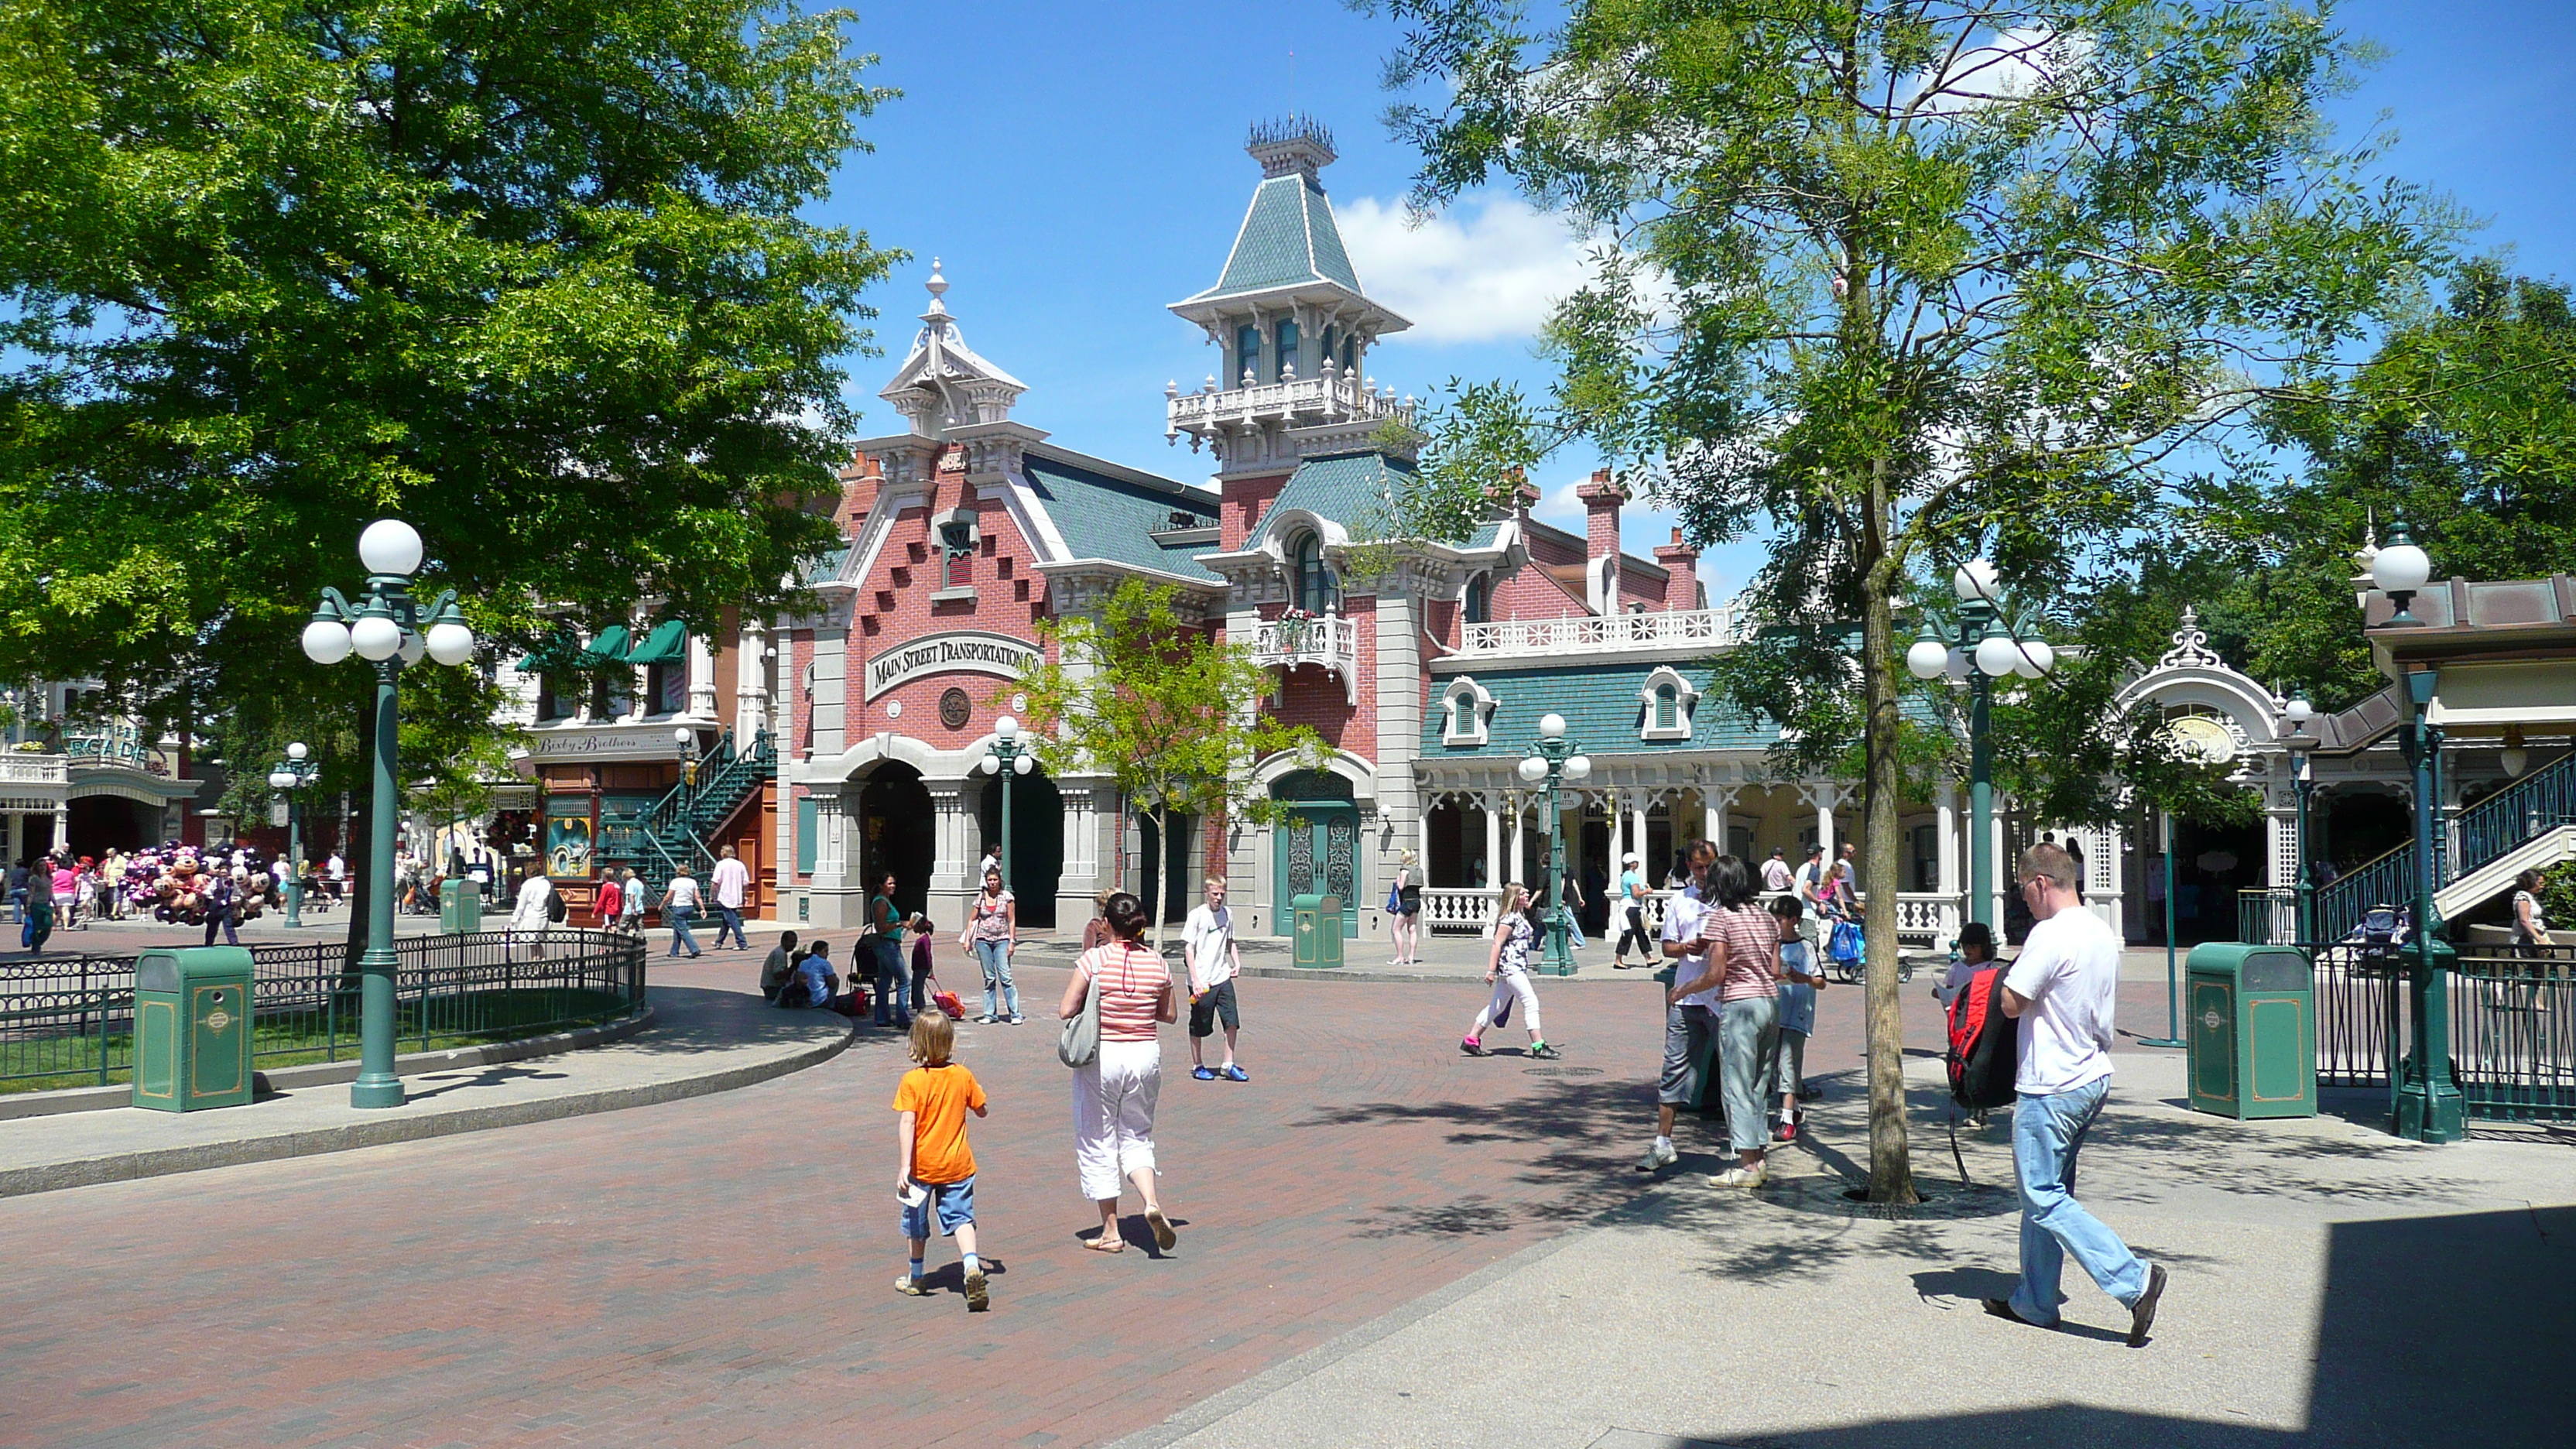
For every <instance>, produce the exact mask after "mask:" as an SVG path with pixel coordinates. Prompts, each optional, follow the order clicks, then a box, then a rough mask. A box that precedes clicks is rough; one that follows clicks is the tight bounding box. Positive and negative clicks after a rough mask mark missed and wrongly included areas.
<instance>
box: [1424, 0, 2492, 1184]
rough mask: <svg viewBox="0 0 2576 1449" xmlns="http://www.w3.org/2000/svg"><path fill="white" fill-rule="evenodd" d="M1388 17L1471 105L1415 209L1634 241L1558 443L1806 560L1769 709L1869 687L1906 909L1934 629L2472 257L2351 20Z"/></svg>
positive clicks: (1561, 348)
mask: <svg viewBox="0 0 2576 1449" xmlns="http://www.w3.org/2000/svg"><path fill="white" fill-rule="evenodd" d="M1387 8H1388V9H1389V10H1391V11H1392V12H1394V14H1395V15H1396V17H1397V18H1398V19H1399V21H1400V22H1401V23H1402V24H1404V25H1405V26H1406V27H1407V32H1406V34H1405V37H1404V41H1403V44H1402V46H1401V48H1400V50H1399V51H1398V53H1397V55H1396V56H1395V58H1394V60H1393V61H1392V63H1391V65H1390V67H1389V79H1390V82H1391V84H1393V85H1395V86H1397V87H1400V88H1404V87H1414V86H1417V85H1418V86H1419V87H1420V91H1419V93H1421V94H1435V95H1436V96H1437V97H1438V98H1437V99H1436V100H1432V101H1428V102H1418V103H1417V102H1408V103H1405V104H1400V105H1398V106H1397V107H1396V108H1395V109H1394V111H1393V113H1392V119H1393V123H1394V125H1395V127H1396V129H1397V131H1398V132H1399V133H1400V134H1401V135H1403V136H1404V137H1406V138H1407V139H1409V140H1411V141H1412V142H1413V143H1415V144H1416V145H1417V146H1418V147H1419V148H1420V150H1421V153H1422V166H1421V169H1420V170H1419V172H1418V173H1417V176H1416V185H1415V191H1414V200H1415V202H1416V204H1417V205H1418V206H1421V207H1425V208H1429V207H1436V206H1439V205H1441V204H1442V203H1445V202H1447V201H1448V200H1450V199H1452V198H1453V197H1455V196H1457V195H1459V194H1460V193H1461V192H1463V191H1465V190H1466V189H1468V188H1470V187H1474V186H1478V185H1482V184H1485V183H1487V182H1489V181H1493V180H1496V179H1505V180H1508V181H1509V182H1510V183H1512V184H1514V185H1516V186H1518V187H1519V188H1520V189H1521V190H1522V191H1523V192H1524V193H1525V194H1527V195H1528V196H1530V197H1531V198H1532V199H1533V200H1535V201H1536V202H1538V203H1540V204H1542V205H1545V206H1548V207H1551V208H1555V209H1557V210H1559V211H1561V212H1563V213H1564V214H1566V215H1567V216H1568V217H1569V218H1570V219H1571V220H1572V221H1573V222H1574V223H1576V224H1577V225H1578V226H1580V227H1582V228H1583V229H1585V230H1586V231H1588V232H1589V233H1591V234H1592V235H1593V236H1595V237H1596V238H1597V242H1596V245H1595V248H1594V251H1593V253H1592V267H1591V271H1592V275H1591V280H1590V282H1589V283H1588V285H1586V286H1585V287H1583V288H1581V289H1580V290H1578V291H1577V292H1576V293H1575V294H1574V295H1572V296H1570V297H1568V298H1567V299H1566V300H1565V301H1564V302H1563V303H1562V304H1561V305H1560V306H1559V308H1558V310H1557V312H1556V314H1555V316H1554V319H1553V321H1552V323H1551V324H1550V326H1549V328H1548V331H1547V334H1546V343H1547V346H1548V348H1549V349H1550V351H1551V352H1552V354H1553V356H1554V358H1555V360H1556V362H1557V364H1558V373H1559V376H1558V380H1557V382H1556V384H1555V387H1554V391H1553V393H1552V395H1551V396H1550V398H1549V399H1548V401H1547V403H1546V404H1545V405H1544V406H1543V407H1541V408H1539V409H1538V411H1540V412H1541V413H1543V414H1545V415H1546V416H1545V418H1544V422H1545V427H1546V433H1547V435H1549V436H1553V437H1566V438H1576V437H1579V438H1583V439H1586V440H1588V441H1589V442H1590V443H1592V444H1593V445H1594V446H1595V447H1597V448H1599V449H1600V450H1601V451H1602V452H1603V453H1605V454H1608V455H1609V456H1611V457H1613V458H1614V459H1618V460H1621V462H1622V464H1623V470H1624V471H1626V472H1627V473H1629V474H1630V475H1631V476H1633V477H1636V478H1639V479H1640V480H1642V481H1644V482H1646V483H1647V484H1648V485H1649V487H1650V488H1651V490H1652V491H1653V492H1654V493H1655V494H1657V495H1658V496H1660V497H1661V498H1663V499H1664V500H1666V501H1668V502H1670V503H1671V504H1672V505H1673V506H1674V507H1675V508H1676V509H1677V510H1678V511H1679V512H1680V513H1681V515H1682V518H1683V521H1684V523H1685V526H1686V527H1687V528H1688V529H1689V531H1690V533H1691V535H1692V536H1693V537H1694V538H1695V539H1697V540H1698V541H1699V542H1701V543H1703V544H1711V543H1721V542H1725V541H1728V540H1732V539H1736V538H1739V537H1744V536H1749V535H1752V534H1756V533H1764V532H1767V534H1768V535H1769V538H1770V543H1771V553H1770V560H1769V563H1768V565H1767V566H1766V568H1765V569H1764V570H1763V571H1762V572H1761V573H1760V574H1759V575H1758V576H1757V578H1756V579H1755V581H1754V583H1753V585H1752V587H1751V590H1750V595H1751V602H1753V603H1755V604H1757V605H1758V606H1759V607H1760V609H1761V611H1762V612H1764V613H1765V614H1767V615H1768V616H1769V617H1770V618H1771V619H1773V620H1774V621H1775V622H1777V623H1778V624H1780V625H1782V626H1783V627H1791V628H1795V629H1799V630H1803V631H1804V636H1805V639H1806V641H1807V642H1806V644H1805V646H1804V647H1803V648H1800V649H1798V650H1796V651H1794V652H1793V653H1792V654H1791V655H1789V656H1787V657H1786V661H1785V662H1786V664H1787V665H1788V666H1789V667H1788V668H1786V669H1784V670H1775V671H1774V672H1775V674H1777V675H1778V676H1779V677H1780V679H1781V680H1782V682H1783V683H1784V685H1786V686H1787V692H1786V693H1785V694H1782V695H1775V696H1774V697H1772V698H1771V699H1769V700H1766V701H1763V702H1762V703H1763V707H1764V710H1765V712H1766V713H1770V714H1773V715H1775V716H1778V717H1782V718H1785V719H1788V720H1790V721H1793V722H1794V721H1797V720H1800V719H1802V718H1803V717H1804V716H1805V715H1806V714H1808V713H1809V712H1810V711H1812V710H1814V709H1816V708H1820V707H1821V706H1819V705H1818V704H1817V703H1816V702H1817V701H1818V700H1819V699H1820V698H1822V697H1823V696H1826V695H1828V694H1833V693H1841V694H1845V695H1850V696H1853V697H1855V698H1856V700H1857V703H1858V707H1859V719H1858V721H1857V735H1858V739H1859V743H1860V747H1861V755H1862V761H1863V769H1862V779H1863V792H1864V811H1865V820H1866V825H1865V827H1864V829H1865V846H1866V850H1867V865H1866V871H1867V876H1868V878H1869V879H1871V880H1873V881H1892V880H1895V879H1896V878H1897V873H1898V849H1899V832H1898V829H1897V811H1898V794H1899V789H1900V783H1901V780H1900V765H1901V761H1902V756H1903V746H1902V733H1903V729H1902V723H1901V710H1900V702H1901V700H1902V698H1903V695H1904V692H1905V689H1906V688H1907V685H1906V683H1905V681H1904V680H1903V679H1902V678H1901V677H1900V675H1901V669H1902V666H1901V664H1900V663H1899V660H1898V655H1899V653H1900V651H1901V650H1902V648H1903V647H1904V644H1905V642H1906V641H1904V640H1903V639H1901V638H1900V637H1899V636H1898V634H1897V632H1896V622H1897V617H1898V614H1899V612H1900V609H1901V608H1902V607H1903V601H1904V600H1905V599H1907V598H1908V597H1909V596H1917V595H1921V594H1924V593H1927V592H1928V590H1927V589H1926V588H1925V587H1924V584H1923V581H1925V580H1931V579H1946V577H1947V574H1948V565H1949V564H1950V563H1953V562H1955V561H1956V560H1957V559H1959V558H1960V557H1963V556H1965V555H1967V554H1969V553H1970V552H1972V551H1975V550H1977V549H1978V548H1979V546H1980V544H1983V545H1984V546H1985V547H1986V548H1987V549H1989V550H1991V552H1992V553H1993V554H1994V556H1995V557H1996V559H1997V561H1998V563H2000V564H2001V565H2002V569H2003V573H2004V576H2005V577H2007V578H2011V579H2015V580H2017V581H2019V582H2020V583H2021V584H2022V585H2023V586H2024V587H2025V588H2029V589H2031V590H2033V591H2035V592H2038V593H2040V594H2042V595H2047V594H2050V593H2054V592H2057V591H2061V590H2064V589H2066V588H2069V587H2071V586H2073V585H2074V584H2075V583H2076V582H2077V581H2078V580H2079V579H2080V578H2082V577H2084V575H2085V572H2086V571H2087V570H2088V569H2090V568H2096V567H2099V566H2100V565H2101V558H2102V555H2103V554H2104V553H2105V552H2107V551H2108V550H2110V549H2112V548H2113V547H2115V546H2116V545H2118V544H2120V543H2121V542H2123V541H2125V540H2126V539H2128V538H2129V537H2131V536H2132V535H2133V534H2134V533H2135V532H2136V531H2138V530H2141V529H2144V528H2147V527H2149V526H2151V525H2153V524H2154V523H2155V522H2156V520H2157V519H2158V518H2159V516H2160V514H2161V512H2162V505H2163V503H2164V501H2165V499H2164V489H2165V488H2166V487H2167V486H2168V485H2169V484H2170V483H2171V482H2172V481H2173V474H2174V460H2175V459H2176V458H2177V457H2178V456H2187V455H2189V454H2190V452H2191V451H2192V450H2193V449H2194V445H2195V444H2196V443H2199V442H2202V441H2204V440H2207V439H2210V438H2212V437H2213V436H2216V435H2218V434H2221V433H2223V432H2224V431H2225V430H2226V429H2227V428H2229V427H2230V426H2231V425H2235V424H2240V423H2242V422H2243V421H2244V419H2245V418H2246V416H2247V415H2248V412H2249V410H2250V409H2251V408H2252V407H2253V406H2254V405H2255V404H2256V403H2257V402H2258V401H2259V400H2261V399H2262V398H2264V397H2265V396H2267V395H2269V394H2270V393H2272V392H2273V391H2274V390H2276V389H2277V388H2279V387H2280V386H2282V385H2284V383H2285V382H2295V381H2297V380H2299V379H2301V378H2302V377H2303V376H2304V375H2305V372H2306V370H2307V369H2308V368H2309V367H2310V366H2311V365H2312V364H2314V363H2316V362H2318V361H2320V360H2322V359H2326V358H2330V357H2333V356H2336V355H2339V353H2340V351H2341V349H2343V348H2344V347H2346V346H2347V345H2348V343H2349V341H2350V339H2351V338H2352V337H2353V335H2354V333H2355V330H2356V328H2357V327H2359V326H2360V325H2361V324H2362V323H2363V322H2364V320H2365V319H2366V318H2367V317H2368V316H2369V315H2371V314H2372V313H2373V312H2374V310H2376V309H2382V308H2385V307H2388V306H2390V305H2392V304H2393V303H2394V302H2395V301H2396V300H2398V299H2399V298H2400V297H2402V296H2403V295H2405V292H2406V289H2407V288H2408V287H2409V286H2410V285H2411V284H2412V283H2413V280H2414V277H2415V275H2416V273H2417V271H2418V270H2419V269H2420V268H2421V267H2422V266H2423V265H2424V263H2425V262H2426V261H2427V260H2428V258H2430V257H2431V256H2432V255H2434V254H2435V252H2436V251H2437V250H2438V247H2439V244H2440V242H2441V237H2440V236H2439V235H2438V232H2439V228H2438V227H2431V226H2428V225H2426V224H2425V219H2424V218H2425V208H2424V206H2423V205H2422V203H2421V200H2420V198H2419V197H2418V196H2416V195H2415V194H2414V193H2413V192H2412V191H2411V190H2410V189H2408V188H2406V187H2403V186H2400V185H2396V184H2379V185H2376V186H2374V185H2373V184H2371V183H2368V182H2366V181H2365V180H2364V179H2363V170H2364V166H2365V163H2366V162H2367V161H2368V159H2369V157H2368V155H2367V153H2366V150H2365V151H2353V150H2337V149H2335V147H2334V145H2333V143H2332V142H2331V139H2330V132H2329V128H2328V127H2327V125H2326V123H2325V121H2324V119H2323V116H2322V115H2321V113H2320V110H2319V106H2320V103H2321V102H2322V100H2323V99H2324V98H2325V97H2327V96H2329V95H2331V94H2332V93H2334V92H2335V91H2336V90H2337V89H2338V88H2340V87H2341V86H2342V85H2343V84H2344V82H2345V80H2346V78H2347V76H2348V74H2349V71H2350V67H2351V66H2352V64H2353V63H2354V61H2355V59H2356V54H2355V50H2354V47H2352V46H2351V45H2350V44H2349V43H2348V42H2347V41H2346V40H2345V39H2344V37H2343V36H2342V35H2341V33H2340V32H2339V31H2337V30H2336V29H2335V28H2334V26H2333V25H2332V24H2331V23H2330V19H2329V12H2328V10H2327V8H2326V7H2324V6H2322V5H2320V6H2318V7H2315V8H2308V7H2300V6H2292V5H2271V4H2209V5H2202V4H2188V3H2181V0H2056V3H2026V4H1984V3H1971V0H1760V3H1755V0H1577V3H1573V4H1571V5H1569V6H1568V7H1567V8H1566V10H1565V11H1564V14H1563V20H1562V23H1560V24H1557V25H1555V26H1553V27H1552V28H1545V29H1541V28H1539V27H1537V26H1534V25H1533V24H1531V23H1530V22H1529V21H1528V20H1527V19H1526V17H1525V16H1524V14H1523V12H1522V9H1521V8H1520V7H1519V6H1518V5H1516V4H1512V3H1510V0H1390V3H1389V4H1388V6H1387ZM1453 426H1456V425H1454V424H1453ZM1472 430H1473V429H1472V427H1470V431H1472ZM1487 446H1488V448H1489V449H1490V447H1491V445H1490V444H1488V445H1487ZM1849 633H1856V634H1857V638H1856V639H1853V638H1849V637H1847V634H1849ZM1855 644H1856V645H1857V655H1858V657H1857V659H1856V660H1855V659H1854V657H1853V654H1852V652H1851V651H1852V648H1853V646H1854V645H1855ZM1869 949H1870V956H1871V962H1870V986H1869V988H1868V992H1867V1000H1868V1015H1869V1037H1870V1043H1871V1074H1870V1183H1869V1191H1870V1195H1871V1197H1872V1198H1873V1199H1874V1200H1879V1201H1890V1202H1905V1201H1911V1200H1912V1199H1913V1197H1914V1195H1915V1194H1914V1188H1913V1184H1912V1177H1911V1172H1910V1168H1909V1165H1908V1158H1907V1151H1906V1139H1905V1123H1904V1098H1903V1090H1902V1088H1903V1083H1902V1079H1901V1076H1900V1071H1899V1067H1900V1062H1901V1052H1900V1045H1901V1032H1900V1024H1899V1021H1898V999H1897V995H1896V977H1895V970H1894V966H1895V941H1894V938H1893V936H1892V935H1891V934H1890V933H1888V932H1885V931H1877V932H1872V933H1871V939H1870V942H1869Z"/></svg>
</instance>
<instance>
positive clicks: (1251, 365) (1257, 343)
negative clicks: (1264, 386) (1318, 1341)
mask: <svg viewBox="0 0 2576 1449" xmlns="http://www.w3.org/2000/svg"><path fill="white" fill-rule="evenodd" d="M1247 372H1248V373H1251V374H1252V375H1253V376H1254V377H1255V378H1259V377H1260V376H1261V329H1260V328H1258V327H1255V326H1253V325H1252V324H1251V323H1249V322H1246V323H1244V324H1243V325H1242V326H1240V327H1237V328H1236V329H1234V372H1233V374H1232V375H1231V376H1229V377H1227V378H1226V380H1225V385H1226V386H1227V387H1234V386H1237V385H1238V384H1240V383H1241V382H1242V381H1243V375H1244V374H1245V373H1247Z"/></svg>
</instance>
